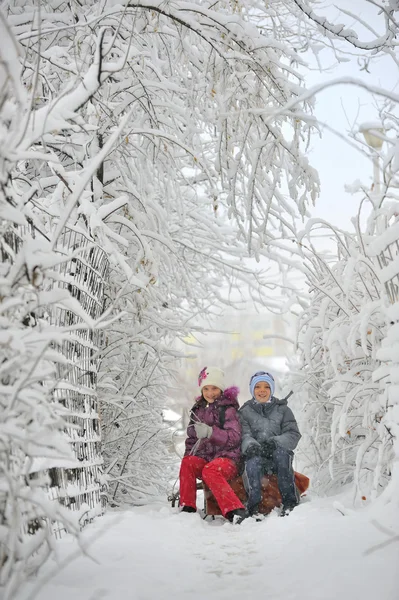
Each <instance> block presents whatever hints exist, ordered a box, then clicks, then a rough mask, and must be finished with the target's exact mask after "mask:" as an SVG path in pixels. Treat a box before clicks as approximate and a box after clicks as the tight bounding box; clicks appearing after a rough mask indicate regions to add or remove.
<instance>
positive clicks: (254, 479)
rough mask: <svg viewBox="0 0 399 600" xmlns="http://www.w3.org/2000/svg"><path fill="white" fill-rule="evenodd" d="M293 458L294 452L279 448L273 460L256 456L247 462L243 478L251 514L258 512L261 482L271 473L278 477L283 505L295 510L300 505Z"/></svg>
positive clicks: (260, 498) (274, 453) (275, 451)
mask: <svg viewBox="0 0 399 600" xmlns="http://www.w3.org/2000/svg"><path fill="white" fill-rule="evenodd" d="M292 458H293V453H292V452H290V451H289V450H285V448H282V447H281V446H277V448H276V449H275V450H274V452H273V458H272V459H265V458H262V457H261V456H254V457H252V458H249V459H248V460H247V461H246V462H245V469H244V473H243V476H242V478H243V482H244V486H245V490H246V492H247V494H248V502H247V509H248V511H249V512H250V513H253V512H256V511H257V507H258V504H259V503H260V502H261V500H262V487H261V480H262V477H263V475H266V474H271V473H274V474H276V475H277V481H278V488H279V490H280V494H281V498H282V501H283V505H284V506H286V507H288V506H289V507H292V508H293V507H294V506H296V505H297V504H298V502H299V497H298V492H297V489H296V486H295V479H294V469H293V467H292Z"/></svg>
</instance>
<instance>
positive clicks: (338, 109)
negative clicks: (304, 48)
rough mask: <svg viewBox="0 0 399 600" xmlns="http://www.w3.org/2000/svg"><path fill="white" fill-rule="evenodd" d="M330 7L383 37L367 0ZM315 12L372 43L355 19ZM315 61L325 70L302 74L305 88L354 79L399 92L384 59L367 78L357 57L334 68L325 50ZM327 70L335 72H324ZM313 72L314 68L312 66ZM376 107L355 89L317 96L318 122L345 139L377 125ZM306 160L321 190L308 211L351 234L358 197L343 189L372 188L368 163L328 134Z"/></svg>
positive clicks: (330, 90) (347, 87)
mask: <svg viewBox="0 0 399 600" xmlns="http://www.w3.org/2000/svg"><path fill="white" fill-rule="evenodd" d="M334 4H335V5H336V6H337V5H338V6H341V7H345V9H346V10H348V11H351V12H353V13H355V14H356V15H359V17H361V18H362V19H363V20H365V21H367V22H368V23H370V24H371V25H372V27H373V28H375V29H376V30H377V31H378V33H383V20H382V17H381V16H378V13H377V9H376V7H375V6H373V5H372V4H370V3H369V2H367V0H338V1H335V2H334ZM322 7H326V8H322ZM315 12H316V14H318V15H325V16H327V15H328V17H329V18H330V19H331V20H333V22H335V23H344V24H345V25H347V26H350V27H351V28H352V29H354V30H355V31H356V32H357V33H358V36H359V39H361V40H364V41H368V40H370V39H372V38H373V36H372V34H371V33H370V32H369V31H367V30H366V29H365V28H364V27H362V26H361V25H359V24H358V23H356V22H355V21H354V19H352V18H350V17H348V16H347V15H344V14H342V13H341V14H340V15H339V16H338V17H337V15H338V10H337V9H336V8H335V7H334V6H332V4H331V3H330V2H324V3H323V4H322V5H321V6H317V5H316V8H315ZM341 47H342V48H345V49H346V50H349V51H350V52H353V53H354V54H355V53H356V52H357V51H356V49H355V48H353V47H351V46H350V45H349V44H341ZM319 56H320V60H321V61H322V63H323V66H324V67H326V69H325V71H324V72H323V73H320V72H318V71H317V70H315V71H313V72H312V73H308V72H307V73H306V86H307V87H308V88H309V87H312V86H313V85H316V84H318V83H321V82H323V81H328V80H331V79H336V78H338V77H342V76H352V77H356V78H360V79H362V80H364V81H365V82H367V83H369V84H371V85H376V86H380V87H383V88H387V89H389V90H391V91H394V90H395V91H398V87H399V86H398V75H399V71H398V68H397V67H396V66H395V65H394V63H393V61H392V60H391V59H390V58H388V57H386V58H382V59H375V60H374V62H373V63H372V64H371V65H369V71H370V72H369V73H368V72H367V71H366V70H361V67H362V66H363V63H362V62H361V64H360V65H359V64H358V60H357V57H356V56H353V57H352V60H351V61H350V62H346V63H341V64H339V65H337V64H336V62H334V57H333V55H332V53H331V52H329V51H328V50H323V51H322V52H321V53H320V55H319ZM312 62H313V61H312ZM329 65H331V67H333V68H331V69H329V70H327V67H328V66H329ZM314 66H315V67H316V65H315V64H314ZM377 103H378V99H377V98H375V97H373V96H372V95H371V94H369V93H367V92H366V91H364V90H362V89H360V88H358V87H356V86H350V85H340V86H337V87H330V88H328V89H327V90H325V91H323V92H321V93H320V94H318V96H317V104H316V116H317V117H318V118H319V119H320V120H321V121H324V122H327V123H328V124H329V125H331V126H332V127H334V129H338V130H339V131H340V132H341V133H342V134H343V135H344V136H346V137H348V131H349V130H350V129H351V128H357V127H358V126H359V125H361V123H363V122H366V121H376V120H377V119H378V111H377V108H376V104H377ZM309 159H310V161H311V163H312V165H313V166H314V167H315V168H316V169H317V170H318V172H319V176H320V180H321V186H322V188H321V197H320V199H319V200H318V202H317V204H316V207H315V208H314V209H312V216H317V217H321V218H325V219H327V220H329V221H331V222H333V223H334V224H336V225H339V226H342V227H344V228H351V223H350V219H351V217H353V216H354V215H355V214H356V213H357V208H358V206H359V201H360V197H359V196H352V195H350V194H348V193H346V192H345V189H344V185H345V184H347V183H352V182H353V181H355V180H356V179H360V180H361V181H362V182H364V183H366V184H367V183H368V184H369V185H371V183H372V174H373V170H372V163H371V162H370V161H368V160H367V158H365V157H363V156H362V155H361V154H360V153H358V152H356V151H355V150H354V149H353V148H351V147H350V146H349V145H348V144H346V143H345V142H344V141H342V140H340V139H339V138H337V137H336V136H334V135H333V134H332V133H329V132H328V131H327V130H324V131H323V136H322V139H317V138H316V137H315V138H314V139H313V140H312V143H311V152H310V153H309ZM350 230H351V229H350Z"/></svg>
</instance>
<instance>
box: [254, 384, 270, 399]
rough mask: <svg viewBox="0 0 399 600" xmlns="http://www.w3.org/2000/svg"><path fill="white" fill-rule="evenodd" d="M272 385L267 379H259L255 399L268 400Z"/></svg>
mask: <svg viewBox="0 0 399 600" xmlns="http://www.w3.org/2000/svg"><path fill="white" fill-rule="evenodd" d="M270 395H271V390H270V385H269V384H268V383H267V382H266V381H259V383H257V384H256V386H255V389H254V396H255V400H257V401H258V402H268V401H269V400H270Z"/></svg>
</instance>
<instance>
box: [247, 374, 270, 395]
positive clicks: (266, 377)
mask: <svg viewBox="0 0 399 600" xmlns="http://www.w3.org/2000/svg"><path fill="white" fill-rule="evenodd" d="M260 381H265V382H266V383H268V384H269V385H270V395H271V396H273V394H274V388H275V383H274V377H273V375H271V374H270V373H266V371H257V373H255V374H254V375H252V377H251V379H250V382H249V391H250V392H251V396H252V398H254V391H255V386H256V384H257V383H259V382H260Z"/></svg>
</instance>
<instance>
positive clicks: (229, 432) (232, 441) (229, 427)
mask: <svg viewBox="0 0 399 600" xmlns="http://www.w3.org/2000/svg"><path fill="white" fill-rule="evenodd" d="M238 392H239V390H238V388H237V387H230V388H227V389H226V390H225V391H224V392H223V394H222V395H221V396H220V397H219V398H218V399H217V400H216V401H215V402H213V403H211V404H208V402H207V401H206V400H205V399H204V398H203V397H202V396H200V397H199V398H197V400H196V402H195V404H194V406H193V408H192V409H191V420H190V424H189V426H188V428H187V439H186V451H185V453H184V456H188V455H189V454H190V452H191V449H192V447H193V446H194V444H195V443H196V442H197V441H198V438H197V434H196V433H195V429H194V426H193V424H194V423H198V422H199V421H200V422H201V423H206V424H207V425H210V426H211V427H212V430H213V431H212V435H211V437H210V438H204V439H202V440H201V442H200V444H199V446H198V448H197V451H196V452H195V456H199V457H200V458H203V459H205V460H206V461H208V462H210V461H211V460H213V459H214V458H230V459H231V460H234V461H235V462H238V461H239V459H240V456H241V450H240V447H241V423H240V421H239V418H238V414H237V410H238V408H239V404H238V400H237V395H238ZM221 406H227V407H228V408H227V409H226V412H225V421H224V427H223V429H221V428H220V427H219V425H220V418H219V412H220V411H219V409H220V407H221Z"/></svg>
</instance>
